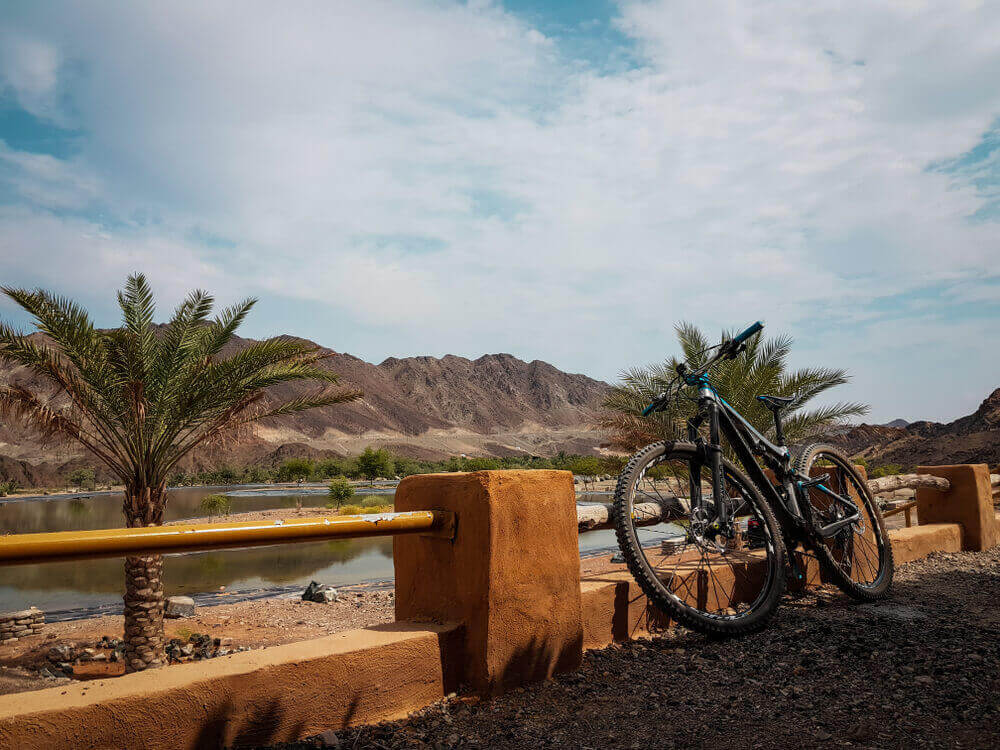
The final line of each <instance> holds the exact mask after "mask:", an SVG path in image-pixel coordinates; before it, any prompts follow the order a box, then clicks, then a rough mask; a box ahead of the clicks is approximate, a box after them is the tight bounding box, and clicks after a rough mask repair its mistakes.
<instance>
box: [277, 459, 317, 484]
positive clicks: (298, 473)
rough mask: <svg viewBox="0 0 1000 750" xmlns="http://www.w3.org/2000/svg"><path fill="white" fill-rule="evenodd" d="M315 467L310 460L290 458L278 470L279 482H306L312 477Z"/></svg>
mask: <svg viewBox="0 0 1000 750" xmlns="http://www.w3.org/2000/svg"><path fill="white" fill-rule="evenodd" d="M315 468H316V467H315V465H314V464H313V462H312V461H310V460H309V459H308V458H290V459H288V460H287V461H285V462H284V463H283V464H281V466H280V467H279V468H278V481H279V482H297V481H299V480H300V479H301V480H302V481H305V480H306V479H308V478H309V477H311V476H312V473H313V471H314V470H315Z"/></svg>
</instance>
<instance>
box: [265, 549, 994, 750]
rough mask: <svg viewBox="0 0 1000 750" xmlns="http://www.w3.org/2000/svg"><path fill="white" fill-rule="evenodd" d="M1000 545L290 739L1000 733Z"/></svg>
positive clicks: (780, 741) (592, 741) (828, 738)
mask: <svg viewBox="0 0 1000 750" xmlns="http://www.w3.org/2000/svg"><path fill="white" fill-rule="evenodd" d="M998 635H1000V548H994V549H993V550H991V551H989V552H980V553H958V554H935V555H933V556H932V557H929V558H926V559H924V560H921V561H919V562H915V563H911V564H910V565H906V566H903V567H902V568H901V569H900V570H898V571H897V577H896V586H895V589H894V596H893V598H892V600H890V601H888V602H884V603H881V604H878V605H859V604H856V603H853V602H851V601H850V600H848V599H846V598H845V597H843V596H842V595H840V594H839V593H838V592H836V591H835V590H832V591H831V590H825V589H824V590H821V591H818V592H811V593H809V594H807V595H805V596H803V597H802V598H799V599H788V600H787V601H786V603H785V606H783V607H782V609H781V610H780V611H779V613H778V614H777V616H776V618H775V620H773V621H772V625H771V626H770V627H769V628H768V629H767V630H766V631H764V632H762V633H757V634H755V635H752V636H748V637H744V638H739V639H734V640H724V641H713V640H707V639H705V638H704V637H702V636H699V635H696V634H693V633H691V632H687V631H674V632H671V633H670V634H668V635H666V636H664V637H662V638H656V639H653V640H640V641H633V642H631V643H628V644H624V645H621V646H615V647H611V648H607V649H603V650H600V651H592V652H589V653H588V654H587V655H586V657H585V660H584V665H583V668H582V669H581V670H580V671H578V672H576V673H572V674H566V675H561V676H560V677H558V678H557V679H555V680H552V681H549V682H545V683H541V684H536V685H532V686H528V687H524V688H520V689H518V690H515V691H514V692H512V693H509V694H507V695H505V696H502V697H500V698H498V699H496V700H493V701H490V702H483V703H479V702H477V701H476V700H475V699H474V698H467V697H462V696H453V697H452V698H451V700H447V701H444V702H442V703H439V704H436V705H434V706H431V707H429V708H427V709H424V710H422V711H420V712H418V713H416V714H413V715H411V716H410V717H409V718H408V719H407V720H405V721H401V722H395V723H391V724H382V725H378V726H371V727H361V728H355V729H349V730H343V731H340V732H338V733H337V735H338V736H337V737H332V736H331V733H327V735H326V737H325V741H324V740H320V739H318V738H316V739H311V740H306V741H303V742H300V743H296V744H292V745H283V746H279V747H284V748H308V747H317V746H327V747H329V746H339V747H341V748H351V749H352V750H353V749H355V748H380V749H383V750H384V749H385V748H404V747H405V748H410V747H426V748H436V749H437V748H458V747H462V748H477V747H478V748H487V747H497V748H542V747H573V748H595V749H596V748H609V747H614V748H682V747H713V748H720V747H721V748H728V747H734V746H740V747H752V748H788V747H864V748H911V747H918V748H995V747H998V746H1000V726H998V725H1000V638H998Z"/></svg>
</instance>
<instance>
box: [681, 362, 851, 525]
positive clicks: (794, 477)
mask: <svg viewBox="0 0 1000 750" xmlns="http://www.w3.org/2000/svg"><path fill="white" fill-rule="evenodd" d="M685 380H688V379H687V378H685ZM688 384H689V385H693V386H697V387H698V414H697V415H696V416H695V417H694V418H693V419H690V420H688V437H689V439H690V440H691V441H692V442H694V443H695V445H697V446H699V447H702V448H703V451H702V452H701V453H702V455H703V456H704V457H705V458H706V459H707V461H706V462H705V463H707V464H708V465H709V467H710V469H711V473H712V485H713V495H714V497H716V498H725V497H727V494H726V491H725V477H724V474H723V471H722V446H721V441H720V437H721V435H724V436H725V438H726V440H727V441H728V442H729V445H730V446H731V447H732V449H733V452H734V453H735V454H736V456H737V458H738V459H739V462H740V463H741V464H742V465H743V468H744V470H745V471H746V472H747V473H748V474H749V475H750V478H751V479H752V480H753V481H754V483H755V484H756V485H757V487H758V489H759V490H760V491H761V492H762V493H764V495H765V500H767V501H768V503H769V504H770V505H771V507H772V508H773V509H774V510H775V513H776V514H777V515H778V520H779V521H780V522H781V526H782V528H783V529H784V531H785V534H786V536H788V537H793V536H794V537H802V536H803V534H804V532H805V530H806V529H807V528H809V527H808V525H807V523H806V521H807V518H806V515H805V514H804V513H803V507H802V505H801V504H800V502H801V503H803V504H808V497H807V495H806V493H808V491H809V489H810V488H813V487H815V488H816V489H818V490H820V491H821V492H823V493H824V494H826V495H827V496H829V497H830V498H831V499H832V500H833V501H834V502H836V503H839V504H840V505H842V506H844V507H845V509H846V511H847V513H846V516H845V517H844V518H840V519H837V520H836V521H834V522H833V523H830V524H827V525H825V526H823V527H821V528H818V529H814V531H815V533H817V534H818V535H819V536H820V537H822V538H829V537H832V536H834V535H836V534H837V533H838V532H839V531H840V530H841V529H843V528H844V527H846V526H849V525H850V524H852V523H855V522H856V521H857V520H858V519H859V518H860V517H861V513H860V510H859V508H858V507H857V505H855V504H854V503H853V502H852V501H851V499H850V498H849V497H845V496H843V495H840V494H838V493H836V492H834V491H833V490H831V489H830V488H829V487H827V486H826V485H825V482H826V479H827V477H826V476H823V477H820V478H815V477H806V476H800V475H798V474H797V473H796V472H795V471H793V470H792V468H791V463H792V457H791V453H790V452H789V450H788V448H787V446H784V445H775V444H774V443H772V442H771V441H770V440H768V439H767V438H766V437H765V436H764V435H762V434H761V433H760V432H759V431H758V430H757V429H756V428H755V427H754V426H753V425H752V424H750V422H748V421H747V420H746V419H745V418H744V417H743V415H742V414H740V413H739V412H738V411H736V409H735V408H733V406H732V405H731V404H730V403H729V402H727V401H726V400H725V399H724V398H722V396H720V395H719V394H718V392H716V390H715V389H714V388H713V387H712V385H711V384H710V382H709V380H708V376H707V375H705V374H701V375H698V376H696V377H693V378H691V379H690V380H689V381H688ZM706 419H707V420H708V424H709V440H708V442H705V441H704V439H703V438H701V437H700V436H699V435H698V428H699V427H700V426H701V425H702V424H703V423H704V421H705V420H706ZM720 433H721V435H720ZM755 456H760V457H761V458H762V459H763V462H764V464H765V465H766V466H767V468H768V469H770V470H771V471H772V472H773V474H774V481H772V480H771V479H770V478H769V477H768V476H767V474H765V473H764V470H763V469H762V468H761V466H760V464H758V463H757V460H756V458H755ZM695 473H696V472H692V474H695ZM779 488H780V490H779ZM690 489H691V493H692V494H691V498H692V502H699V503H700V501H701V488H700V486H699V487H697V488H696V487H695V486H694V480H693V479H692V485H691V488H690ZM781 490H783V492H782V491H781ZM715 506H716V515H717V518H718V523H719V524H722V525H725V524H728V523H729V522H730V521H731V520H732V519H731V518H729V508H728V504H727V503H725V502H717V503H715Z"/></svg>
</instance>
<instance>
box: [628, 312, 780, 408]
mask: <svg viewBox="0 0 1000 750" xmlns="http://www.w3.org/2000/svg"><path fill="white" fill-rule="evenodd" d="M763 329H764V324H763V323H762V322H761V321H759V320H758V321H757V322H756V323H754V324H753V325H751V326H748V327H747V328H746V330H744V331H743V332H742V333H740V334H739V335H737V336H736V337H735V338H733V339H730V340H729V341H725V340H723V341H722V343H721V344H719V346H718V351H716V353H715V354H714V355H713V356H712V357H711V358H710V359H709V360H708V362H706V363H705V364H704V365H702V366H701V367H699V368H698V369H697V370H696V371H695V372H693V373H689V372H687V366H686V365H685V364H684V363H683V362H682V363H681V364H679V365H677V375H678V376H680V377H681V378H682V379H683V380H684V382H685V383H687V384H688V385H692V384H693V382H694V381H695V380H697V379H698V378H700V377H701V376H702V375H704V374H705V373H707V372H708V371H709V370H710V369H711V368H712V366H713V365H714V364H715V363H716V362H718V361H719V360H720V359H726V358H727V357H728V358H729V359H732V358H734V357H735V356H736V355H737V354H738V353H739V352H740V351H741V350H740V347H741V346H742V345H743V343H744V342H745V341H746V340H747V339H748V338H750V337H751V336H753V335H754V334H756V333H759V332H760V331H762V330H763ZM712 348H715V347H712ZM669 398H670V394H669V393H666V392H665V393H661V394H660V395H659V396H657V397H656V399H655V400H654V401H653V403H651V404H650V405H649V406H647V407H646V408H645V409H643V410H642V416H644V417H648V416H649V415H650V414H652V413H653V412H655V411H658V410H659V409H660V407H662V406H663V404H665V403H666V402H667V401H668V400H669Z"/></svg>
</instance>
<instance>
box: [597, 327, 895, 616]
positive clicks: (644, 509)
mask: <svg viewBox="0 0 1000 750" xmlns="http://www.w3.org/2000/svg"><path fill="white" fill-rule="evenodd" d="M763 327H764V326H763V324H762V323H760V322H759V321H758V322H757V323H754V324H753V325H751V326H750V327H749V328H747V329H746V330H745V331H743V332H742V333H740V334H739V335H737V336H735V337H733V338H731V339H727V338H726V337H723V340H722V342H721V343H719V344H718V345H716V346H713V347H710V348H709V349H707V350H705V351H704V352H702V355H706V356H707V360H706V361H705V364H703V365H702V366H701V367H698V368H696V369H691V368H690V367H689V366H688V365H686V364H680V365H678V366H677V368H676V373H677V375H676V378H675V379H674V380H673V382H671V383H670V386H669V387H668V388H667V390H666V391H665V392H664V393H662V394H660V395H659V396H658V397H657V398H656V399H655V400H654V401H653V402H652V403H651V404H649V406H647V407H646V409H645V410H644V411H643V416H649V415H651V414H654V413H656V412H661V411H666V410H668V409H671V410H675V409H674V407H678V406H682V405H683V400H684V399H689V400H690V401H692V402H693V403H694V404H695V405H696V409H695V413H694V415H693V416H692V417H691V418H689V419H687V420H686V433H687V434H686V438H687V439H686V440H676V441H663V442H658V443H653V444H652V445H647V446H646V447H645V448H643V449H641V450H640V451H638V452H637V453H636V454H635V455H634V456H632V458H631V459H630V460H629V462H628V464H627V465H626V466H625V469H624V470H623V471H622V473H621V475H620V476H619V477H618V484H617V487H616V489H615V500H614V506H613V508H614V510H613V515H614V521H615V532H616V535H617V537H618V544H619V546H620V547H621V551H622V555H623V557H624V558H625V561H626V563H627V564H628V567H629V570H630V571H631V573H632V575H633V576H634V577H635V579H636V581H637V582H638V583H639V585H640V586H641V587H642V590H643V592H644V593H645V594H646V596H647V597H648V599H649V601H650V602H651V603H652V604H653V605H654V606H656V607H657V608H659V609H660V610H661V611H663V612H664V613H666V614H667V615H668V616H669V617H671V619H673V620H675V621H676V622H677V623H680V624H682V625H686V626H688V627H690V628H692V629H694V630H698V631H701V632H704V633H707V634H712V635H736V634H740V633H748V632H752V631H754V630H758V629H760V628H762V627H764V625H765V624H766V623H767V621H768V619H769V618H770V617H771V615H772V614H773V613H774V611H775V609H776V608H777V607H778V604H779V602H780V599H781V596H782V594H783V593H784V591H785V587H786V583H787V578H788V576H789V575H790V576H792V578H794V579H795V580H796V581H798V582H799V583H804V582H805V577H806V571H807V569H808V567H807V566H808V560H806V559H805V558H806V556H807V555H809V554H810V553H811V554H812V555H813V556H815V557H816V558H817V559H818V562H819V567H820V570H821V574H822V576H823V578H824V580H827V581H830V582H833V583H835V584H836V585H837V586H838V587H840V588H841V589H842V590H843V591H844V592H846V593H847V594H848V595H850V596H852V597H854V598H855V599H859V600H863V601H874V600H877V599H881V598H884V597H886V596H888V593H889V589H890V586H891V584H892V577H893V559H892V547H891V545H890V544H889V541H888V538H887V536H886V532H885V527H884V525H883V523H882V517H881V514H880V513H879V511H878V507H877V505H876V503H875V500H874V498H873V497H872V494H871V492H870V491H869V489H868V486H867V484H866V482H865V480H864V478H863V477H862V476H861V474H859V472H858V470H857V469H856V467H855V466H854V463H853V462H852V461H851V460H850V459H849V458H848V457H847V456H846V455H844V454H843V453H842V452H841V451H840V450H838V449H837V448H835V447H833V446H831V445H824V444H822V443H817V444H813V445H809V446H808V447H806V448H805V449H804V450H802V451H801V452H800V453H799V455H798V456H797V458H795V459H793V457H792V454H791V452H790V451H789V449H788V446H787V445H786V444H785V438H784V433H783V429H782V419H781V412H782V410H783V409H785V408H787V407H789V406H794V405H797V403H798V396H795V397H792V398H780V397H778V396H769V395H758V396H757V397H756V398H757V399H758V400H760V401H761V402H762V403H763V404H764V406H766V407H767V408H768V410H770V411H771V412H772V414H773V416H774V428H775V432H774V437H775V442H771V440H769V439H768V438H767V437H765V436H764V435H763V434H761V432H760V431H758V430H757V429H756V428H755V427H754V426H753V425H752V424H750V422H749V421H747V419H745V418H744V417H743V416H742V415H741V414H740V413H739V412H738V411H737V410H736V409H735V408H733V406H732V405H730V404H729V403H728V402H727V401H726V400H725V399H724V398H723V397H722V396H720V395H719V393H718V391H717V390H716V389H715V387H713V385H712V378H711V370H712V368H713V367H714V366H715V365H716V364H718V363H719V362H722V361H724V360H727V359H734V358H736V357H737V356H739V354H741V353H742V352H743V351H744V350H745V349H746V345H747V342H748V341H749V340H750V339H751V337H753V336H755V335H757V334H758V333H759V332H760V331H761V330H762V329H763ZM706 427H707V439H706V436H705V435H704V433H705V432H706V429H705V428H706ZM723 438H725V441H726V442H725V445H723V442H722V439H723ZM727 454H728V455H727ZM800 545H801V548H802V550H801V551H800V550H799V547H800Z"/></svg>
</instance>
